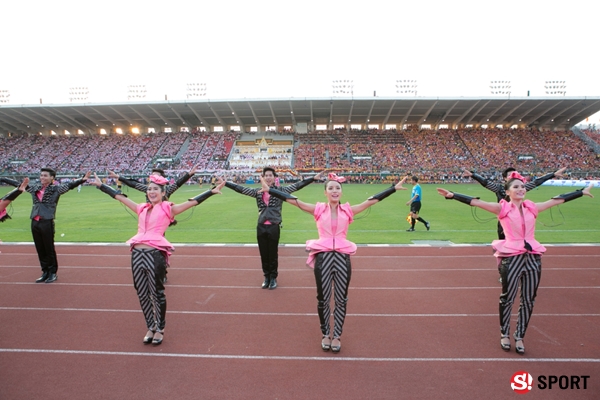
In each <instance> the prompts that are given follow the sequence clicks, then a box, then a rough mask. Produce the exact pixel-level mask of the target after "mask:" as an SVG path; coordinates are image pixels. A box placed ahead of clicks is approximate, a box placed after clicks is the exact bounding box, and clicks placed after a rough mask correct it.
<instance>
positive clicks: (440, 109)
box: [0, 97, 600, 135]
mask: <svg viewBox="0 0 600 400" xmlns="http://www.w3.org/2000/svg"><path fill="white" fill-rule="evenodd" d="M598 111H600V97H559V98H556V97H548V98H531V97H521V98H510V99H506V98H378V97H373V98H302V99H298V98H290V99H235V100H208V99H203V100H194V101H189V100H188V101H162V102H143V103H142V102H130V103H83V104H67V105H43V104H40V105H18V106H15V105H3V106H0V134H5V135H6V134H8V133H14V134H22V133H26V134H34V135H38V134H39V133H40V132H42V133H43V134H49V133H50V130H54V131H55V132H56V133H63V132H64V130H68V131H69V132H70V133H72V134H75V133H76V132H78V131H79V130H81V131H83V132H84V133H86V134H87V133H99V131H100V129H105V130H106V131H107V132H112V131H114V130H115V129H116V128H121V129H122V130H123V132H127V131H129V129H130V128H132V127H136V128H138V129H139V131H140V132H142V133H143V132H147V128H150V127H151V128H154V129H155V131H157V132H159V131H164V130H165V127H169V128H171V129H172V130H173V131H178V130H179V129H181V128H182V127H185V126H187V127H189V128H190V129H191V128H193V127H197V126H204V127H206V129H207V130H209V131H210V130H215V129H214V127H216V126H222V127H223V130H229V129H231V127H232V126H240V128H241V130H242V131H250V127H257V128H258V131H265V130H267V127H277V128H278V129H280V130H281V129H283V127H284V126H291V127H292V129H296V128H297V124H303V123H306V124H307V128H308V129H309V130H311V129H314V128H315V127H316V125H328V126H329V128H333V125H345V126H348V125H350V124H352V125H361V126H362V127H363V128H366V127H367V126H368V125H378V126H379V127H380V128H381V129H384V128H385V127H386V125H396V126H397V127H398V128H402V126H403V125H405V124H408V125H423V124H428V125H430V126H431V128H434V129H435V128H440V125H448V127H449V128H461V127H466V126H467V125H472V126H473V127H480V126H481V125H484V124H487V125H488V126H490V127H492V126H497V125H502V126H503V127H504V128H509V127H511V126H513V125H518V126H519V127H538V128H539V129H568V128H570V127H571V126H573V125H575V124H577V123H579V122H581V121H582V120H584V119H585V118H587V117H589V116H591V115H593V114H595V113H596V112H598Z"/></svg>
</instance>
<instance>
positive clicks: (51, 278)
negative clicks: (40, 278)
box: [46, 273, 58, 283]
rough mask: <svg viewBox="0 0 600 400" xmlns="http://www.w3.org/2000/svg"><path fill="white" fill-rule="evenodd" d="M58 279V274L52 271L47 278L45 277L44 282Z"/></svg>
mask: <svg viewBox="0 0 600 400" xmlns="http://www.w3.org/2000/svg"><path fill="white" fill-rule="evenodd" d="M57 279H58V275H56V274H54V273H50V274H49V275H48V279H46V283H52V282H55V281H56V280H57Z"/></svg>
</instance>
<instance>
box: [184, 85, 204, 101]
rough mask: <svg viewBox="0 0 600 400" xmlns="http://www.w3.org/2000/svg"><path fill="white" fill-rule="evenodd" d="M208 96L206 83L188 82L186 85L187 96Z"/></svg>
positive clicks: (189, 97) (191, 97)
mask: <svg viewBox="0 0 600 400" xmlns="http://www.w3.org/2000/svg"><path fill="white" fill-rule="evenodd" d="M205 96H206V83H188V84H187V85H186V98H188V99H193V98H198V97H205Z"/></svg>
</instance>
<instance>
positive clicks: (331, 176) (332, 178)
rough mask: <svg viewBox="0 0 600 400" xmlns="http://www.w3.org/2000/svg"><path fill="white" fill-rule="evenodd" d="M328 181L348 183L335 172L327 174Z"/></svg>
mask: <svg viewBox="0 0 600 400" xmlns="http://www.w3.org/2000/svg"><path fill="white" fill-rule="evenodd" d="M327 180H329V181H336V182H338V183H342V182H346V178H344V177H343V176H337V175H336V174H334V173H333V172H330V173H329V174H327Z"/></svg>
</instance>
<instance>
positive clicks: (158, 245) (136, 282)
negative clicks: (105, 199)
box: [93, 175, 225, 345]
mask: <svg viewBox="0 0 600 400" xmlns="http://www.w3.org/2000/svg"><path fill="white" fill-rule="evenodd" d="M94 177H95V180H94V182H93V184H94V185H96V186H97V187H98V189H100V190H101V191H103V192H104V193H106V194H108V195H109V196H111V197H112V198H113V199H116V200H119V201H120V202H121V203H123V204H125V206H127V207H129V208H130V209H131V210H132V211H134V212H135V213H137V215H138V232H137V234H136V235H135V236H134V237H132V238H131V239H129V240H128V241H127V243H128V244H129V245H131V271H132V273H133V286H134V287H135V289H136V290H137V294H138V297H139V299H140V305H141V306H142V311H143V312H144V318H145V319H146V325H147V326H148V332H147V333H146V336H144V343H145V344H148V343H152V344H156V345H158V344H161V343H162V340H163V336H164V330H165V314H166V311H167V298H166V296H165V287H164V285H163V278H164V276H165V271H166V268H167V260H168V257H169V256H170V255H171V253H172V251H173V246H172V245H171V243H169V241H167V239H166V238H165V236H164V233H165V231H166V230H167V228H168V227H169V225H170V224H171V223H172V222H173V221H174V220H175V215H177V214H180V213H182V212H184V211H185V210H187V209H189V208H191V207H194V206H197V205H198V204H200V203H202V202H203V201H204V200H206V199H208V198H209V197H210V196H212V195H213V194H217V193H218V194H221V192H220V190H221V188H222V187H223V186H224V185H225V182H223V183H221V184H220V185H218V186H217V187H215V188H214V189H212V190H207V191H206V192H204V193H202V194H200V195H198V196H196V197H194V198H193V199H189V200H188V201H186V202H185V203H181V204H173V203H171V202H168V201H165V195H166V190H165V186H166V185H167V184H168V183H169V182H168V181H167V180H166V179H165V178H163V177H162V176H159V175H150V184H149V185H148V189H147V190H146V196H147V197H148V201H149V203H141V204H137V203H135V202H133V201H132V200H129V199H128V198H127V196H125V195H124V194H122V193H121V191H118V190H115V189H113V188H112V187H110V186H107V185H104V184H102V182H101V181H100V179H98V177H97V176H94Z"/></svg>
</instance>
